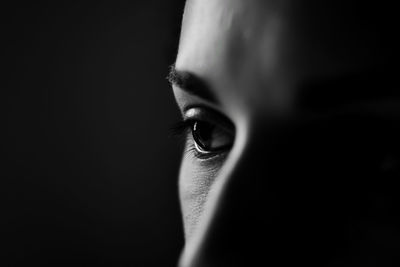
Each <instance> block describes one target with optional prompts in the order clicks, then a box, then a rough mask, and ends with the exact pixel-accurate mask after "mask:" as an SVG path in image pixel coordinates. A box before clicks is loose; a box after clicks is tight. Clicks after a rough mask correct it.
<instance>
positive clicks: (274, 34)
mask: <svg viewBox="0 0 400 267" xmlns="http://www.w3.org/2000/svg"><path fill="white" fill-rule="evenodd" d="M299 2H302V3H301V5H300V3H299ZM319 2H321V1H288V0H287V1H261V0H249V1H239V0H217V1H216V0H191V1H189V2H188V3H187V5H186V8H185V13H184V18H183V22H182V33H181V39H180V46H179V51H178V56H177V59H176V63H175V68H176V69H177V70H178V71H185V72H190V73H192V74H194V75H196V76H197V77H199V78H200V79H202V80H204V81H206V82H207V84H208V85H209V87H210V88H211V90H212V93H213V94H214V95H215V96H216V99H217V102H216V103H214V102H211V101H208V100H206V99H203V98H201V97H198V96H195V95H193V94H190V93H187V92H186V91H185V90H184V89H182V88H180V87H179V86H177V85H176V84H173V92H174V95H175V98H176V100H177V103H178V106H179V108H180V110H181V112H182V116H183V118H187V117H188V116H189V117H190V116H191V114H190V112H189V114H188V113H187V109H188V107H190V106H197V107H199V109H200V110H201V109H204V110H205V113H206V114H207V113H208V112H209V111H212V112H211V113H213V112H217V113H218V114H222V115H223V116H224V117H226V119H227V120H229V121H230V122H231V123H232V124H233V125H234V136H233V146H232V148H231V149H230V150H229V151H227V152H225V153H224V154H223V155H220V156H217V157H215V158H213V159H211V160H210V159H199V158H196V156H194V155H193V154H191V152H185V154H184V157H183V159H182V165H181V170H180V177H179V189H180V200H181V206H182V212H183V220H184V230H185V238H186V245H185V249H184V251H183V253H182V257H181V260H180V266H182V267H189V266H190V267H193V266H202V267H208V266H256V265H252V264H258V265H257V266H264V264H265V265H267V266H269V265H271V266H288V264H289V266H290V265H293V264H299V263H300V264H302V263H305V264H306V265H308V266H356V265H357V264H364V265H363V266H392V265H390V264H392V262H394V261H396V260H397V258H396V256H395V254H396V253H394V252H393V251H396V250H397V249H399V246H398V245H397V243H398V242H396V240H397V241H398V240H399V238H400V234H399V230H398V227H397V226H398V225H397V221H396V220H397V219H396V218H398V217H396V216H398V215H393V214H392V213H391V212H392V206H394V205H395V204H394V203H395V202H396V201H397V200H394V199H393V197H392V196H391V195H390V193H388V192H387V191H388V190H389V189H388V188H386V187H384V188H383V189H382V190H378V189H376V184H373V183H372V182H371V184H369V183H368V182H365V181H369V179H373V178H372V177H369V176H368V173H370V171H368V172H367V171H366V175H367V176H365V175H364V176H363V175H361V174H360V173H359V172H358V171H359V170H358V169H357V170H355V169H354V170H353V167H348V166H347V165H346V164H347V163H346V162H347V161H346V160H345V159H343V162H344V163H340V164H342V165H343V166H344V167H343V166H342V165H340V166H342V167H337V168H336V167H335V168H336V169H335V168H334V170H333V171H329V170H330V169H329V168H330V167H332V164H333V163H329V164H328V163H325V161H321V162H320V158H321V157H322V158H323V157H329V159H331V158H333V160H334V161H335V160H337V159H338V158H340V159H341V158H342V155H341V154H340V156H339V152H338V151H336V150H335V149H336V148H337V147H339V146H344V149H348V150H349V151H348V153H347V154H349V155H350V154H351V155H352V156H354V157H353V158H351V159H349V161H351V160H354V158H356V159H357V158H360V157H362V155H365V153H367V152H365V151H367V150H366V148H365V146H363V145H362V144H365V143H362V144H360V145H354V148H352V147H350V148H348V147H349V145H348V144H347V143H346V145H343V143H344V142H348V143H349V144H354V140H361V139H362V138H361V139H360V138H359V136H358V135H356V134H354V136H353V135H352V134H351V133H356V132H358V131H360V132H362V133H364V132H365V131H367V132H374V130H371V129H372V128H371V129H370V128H368V127H372V126H365V125H372V123H366V124H365V123H364V124H363V123H362V122H360V123H359V113H362V114H364V113H365V114H371V113H374V114H378V115H377V117H379V118H381V117H383V118H387V117H388V114H390V118H393V117H394V118H395V119H394V120H395V121H396V122H397V121H398V119H397V117H398V114H399V112H398V106H399V102H398V101H397V100H393V99H392V98H389V97H386V98H385V97H384V98H382V99H379V100H376V101H373V100H366V101H364V100H362V99H361V98H360V99H357V98H356V99H355V100H354V99H353V100H351V101H350V100H349V102H346V103H345V104H342V103H336V102H334V101H333V103H329V105H330V106H329V109H325V108H318V107H316V108H310V107H311V106H310V105H308V104H301V103H302V102H299V99H300V98H301V99H303V98H306V101H305V103H309V102H307V97H309V98H310V99H311V100H313V101H315V100H317V102H318V101H319V100H320V101H322V105H321V106H322V107H324V106H328V104H326V105H325V104H324V103H323V101H326V99H329V97H328V98H324V91H323V90H325V88H321V89H320V91H319V93H320V95H322V98H321V99H319V98H318V97H319V96H320V95H316V96H314V95H313V94H311V95H307V94H304V86H303V85H304V84H310V83H313V82H315V81H328V83H329V81H336V80H340V79H341V77H346V76H348V75H353V74H354V73H356V74H359V73H361V74H362V75H363V73H367V72H368V73H371V72H370V70H376V69H381V68H386V67H387V66H388V65H390V63H388V62H389V59H388V58H389V57H388V56H386V54H385V53H386V52H387V51H384V49H382V47H381V44H379V43H378V42H377V39H378V37H377V33H376V32H374V31H372V30H364V28H363V27H365V26H362V25H363V24H362V23H361V22H360V20H357V19H354V17H353V15H354V14H352V13H351V12H349V14H351V15H349V14H344V11H343V8H341V7H342V4H343V3H341V2H338V1H324V3H325V4H324V5H321V4H319ZM360 25H361V26H360ZM388 54H390V53H388ZM378 75H380V74H377V76H378ZM389 85H390V82H389ZM321 90H322V93H321ZM330 90H332V89H330ZM349 90H352V88H350V89H349ZM365 90H370V91H372V92H373V90H377V88H366V89H365ZM334 91H335V92H339V93H338V94H339V99H346V98H348V95H350V93H348V91H344V92H345V93H343V92H340V90H339V88H338V90H334ZM332 114H333V115H332ZM354 114H357V115H354ZM210 116H213V115H210ZM353 117H356V119H355V122H354V123H350V124H346V123H344V124H343V118H353ZM328 121H329V122H330V124H329V125H328V126H327V127H332V125H334V126H333V129H335V130H337V129H342V130H337V133H336V132H335V134H336V135H335V136H336V137H337V136H340V137H341V138H343V140H345V141H338V143H337V145H331V146H330V145H328V148H329V149H330V150H329V149H321V146H324V145H325V143H326V142H327V141H326V140H327V139H326V138H331V137H332V136H330V134H332V133H331V130H329V131H327V130H324V129H325V128H324V127H319V126H318V125H321V124H324V123H326V122H328ZM332 121H333V122H332ZM373 121H374V122H373V123H375V121H379V119H378V120H373ZM277 122H278V126H276V125H277V124H276V123H277ZM288 122H289V123H288ZM282 123H283V124H284V125H291V126H279V125H281V124H282ZM377 123H378V124H379V122H377ZM293 125H296V126H293ZM299 125H300V126H299ZM335 125H339V126H338V127H336V126H335ZM354 125H356V126H354ZM379 125H380V124H379ZM391 125H393V124H391ZM346 127H348V128H347V129H348V130H343V129H346ZM365 127H367V128H365ZM271 129H272V130H271ZM277 129H279V131H278V130H277ZM281 129H283V130H281ZM288 129H290V130H288ZM292 129H295V130H292ZM326 129H328V128H326ZM366 129H367V130H366ZM368 129H370V130H371V131H369V130H368ZM382 129H383V128H382ZM384 129H386V128H384ZM388 129H389V128H388ZM396 129H397V128H396ZM275 130H276V132H275ZM343 132H344V133H346V134H343ZM388 132H392V131H391V130H388ZM347 133H350V134H347ZM342 136H344V137H342ZM348 136H350V137H348ZM386 136H389V135H387V134H386ZM347 138H349V140H347ZM351 138H354V140H353V139H351ZM387 138H388V139H390V137H387ZM192 139H193V138H191V137H190V135H189V136H188V141H187V143H188V144H187V146H189V145H190V142H192V143H193V140H192ZM350 139H351V140H350ZM328 140H329V139H328ZM307 142H309V143H307ZM360 142H361V141H360ZM305 143H307V144H305ZM385 144H386V143H385ZM376 147H383V145H382V146H376ZM388 147H390V145H388ZM374 149H375V146H373V145H371V146H370V147H369V152H368V153H371V151H375V152H376V153H375V154H377V155H378V154H379V159H380V160H381V161H380V164H381V165H382V164H384V163H385V162H386V163H387V162H389V163H387V164H389V165H388V166H392V165H390V162H392V161H393V160H392V161H391V159H392V158H391V157H390V155H392V154H393V153H392V152H388V151H386V150H384V149H382V151H381V150H379V151H378V148H376V150H374ZM364 150H365V151H364ZM341 151H342V150H341ZM378 152H379V153H378ZM340 153H342V152H340ZM391 153H392V154H391ZM394 153H395V152H394ZM288 155H289V156H288ZM343 157H344V158H346V157H347V156H343ZM349 158H350V156H349ZM366 158H367V159H368V157H366ZM341 160H342V159H341ZM385 160H386V161H385ZM309 162H315V165H313V164H311V165H309ZM329 162H330V161H329ZM357 162H358V161H357V160H356V163H354V165H357V164H358V163H357ZM374 162H375V161H374ZM324 164H326V165H324ZM322 165H324V166H322ZM304 166H306V167H304ZM316 166H317V167H316ZM335 166H336V165H335ZM351 166H353V163H352V165H351ZM357 166H358V165H357ZM363 166H364V165H363ZM385 166H386V165H385ZM278 167H279V168H278ZM296 168H297V171H294V169H296ZM354 168H355V167H354ZM317 170H318V171H321V172H317ZM361 173H363V171H362V172H361ZM362 176H363V177H362ZM303 177H307V178H303ZM360 179H364V180H362V184H363V186H364V187H365V188H364V187H362V188H363V190H361V191H362V193H359V191H358V189H357V188H359V187H356V186H359V185H360ZM332 181H334V182H333V183H332ZM332 184H333V185H332ZM313 186H316V187H318V188H319V189H318V190H317V191H315V190H311V189H310V188H311V187H313ZM378 187H379V186H378ZM389 187H390V186H389ZM379 188H381V187H379ZM364 189H365V190H364ZM375 189H376V190H375ZM374 190H375V191H374ZM370 193H371V194H370ZM328 196H329V197H328ZM360 199H361V201H359V200H360ZM380 201H381V202H380ZM360 203H361V204H360ZM364 203H367V204H365V205H364ZM377 203H378V204H377ZM379 203H383V204H382V205H381V206H379V205H380V204H379ZM377 205H378V208H376V207H377ZM352 208H354V209H355V210H366V212H365V214H364V213H362V212H360V214H359V215H357V216H358V217H357V216H356V215H354V216H353V215H352V214H353V213H354V212H352ZM321 210H322V211H321ZM338 210H339V211H338ZM356 213H357V212H356ZM349 214H350V215H349ZM357 214H358V213H357ZM382 214H383V215H382ZM365 218H368V219H365ZM371 218H372V219H371ZM380 218H385V219H382V220H381V219H380ZM314 223H315V224H314ZM343 229H345V230H343ZM357 229H358V230H359V231H358V232H357ZM344 232H345V233H346V234H343V233H344ZM359 232H361V233H365V234H360V235H357V234H355V233H359ZM260 263H261V264H260Z"/></svg>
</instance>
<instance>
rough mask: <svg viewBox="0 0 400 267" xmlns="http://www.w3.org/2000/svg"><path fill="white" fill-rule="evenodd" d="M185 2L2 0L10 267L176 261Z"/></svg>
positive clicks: (5, 223)
mask: <svg viewBox="0 0 400 267" xmlns="http://www.w3.org/2000/svg"><path fill="white" fill-rule="evenodd" d="M181 8H182V3H177V2H174V1H152V0H146V1H96V2H88V1H76V2H74V1H64V2H61V1H42V2H38V1H31V2H30V3H29V4H26V3H22V2H17V1H14V2H13V3H12V4H8V5H4V4H3V6H2V8H1V10H2V11H1V13H3V14H2V21H3V22H2V28H3V29H2V32H1V36H2V43H3V45H5V48H4V47H3V49H2V51H3V53H4V54H3V56H2V65H3V68H4V70H3V75H2V76H3V79H2V81H3V82H2V84H1V88H2V90H1V91H2V95H3V97H2V100H3V101H5V103H3V105H2V106H3V108H4V110H3V111H2V117H3V116H4V117H3V119H2V133H3V134H2V135H3V137H2V153H3V156H4V159H3V160H2V168H1V186H0V188H1V194H2V196H3V197H5V199H4V200H3V201H2V209H1V236H2V237H1V239H0V240H1V243H2V245H3V247H5V248H3V249H2V250H1V254H2V256H1V257H0V265H1V266H30V265H32V264H39V265H40V266H86V265H94V266H175V264H176V261H177V257H178V255H179V251H180V249H181V248H182V243H183V241H182V240H183V238H182V229H181V227H182V226H181V220H180V211H179V204H178V196H177V179H176V176H177V173H178V167H179V158H180V155H179V149H177V142H176V141H175V140H173V139H171V138H170V137H169V134H168V128H169V126H170V124H171V123H173V122H174V121H175V120H177V119H178V111H177V109H176V107H175V103H174V100H173V96H172V94H171V91H170V88H169V85H168V83H167V81H166V80H165V76H166V74H167V71H168V64H170V63H172V61H171V60H172V59H173V56H174V55H173V54H174V51H175V45H176V41H177V38H178V36H177V23H178V21H179V19H180V15H181ZM3 101H2V102H3Z"/></svg>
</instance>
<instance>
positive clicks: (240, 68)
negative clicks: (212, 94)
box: [176, 0, 373, 110]
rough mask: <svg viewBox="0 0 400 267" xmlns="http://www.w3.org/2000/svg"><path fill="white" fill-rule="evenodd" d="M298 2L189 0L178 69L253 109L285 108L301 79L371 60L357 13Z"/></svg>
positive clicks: (348, 69)
mask: <svg viewBox="0 0 400 267" xmlns="http://www.w3.org/2000/svg"><path fill="white" fill-rule="evenodd" d="M297 2H300V1H297ZM301 2H302V3H304V5H303V6H298V5H297V6H296V5H295V3H296V1H288V0H287V1H262V0H247V1H240V0H190V1H188V3H187V5H186V8H185V14H184V19H183V24H182V33H181V40H180V47H179V52H178V57H177V62H176V67H177V69H181V70H185V71H190V72H194V73H195V74H196V75H198V76H199V77H201V78H204V79H206V80H207V81H208V82H209V83H210V84H211V85H212V87H213V88H214V90H215V91H216V94H217V95H218V96H219V97H221V98H222V99H225V100H228V101H227V102H230V103H231V104H232V105H235V106H238V105H240V106H242V107H244V108H248V107H251V108H252V109H253V110H255V109H257V107H260V108H264V107H268V106H271V105H279V106H280V107H290V105H291V102H292V100H293V99H292V98H293V96H294V90H296V88H295V87H296V86H295V84H296V83H298V82H301V81H302V80H306V79H312V78H313V77H324V76H327V77H330V76H334V75H338V74H340V73H346V72H352V71H354V70H357V69H360V68H365V67H366V65H368V64H371V63H370V62H372V61H373V60H371V55H370V52H371V51H370V47H371V49H372V44H373V42H372V41H371V40H372V36H371V35H368V33H367V32H363V31H360V28H359V27H357V26H356V24H357V23H355V22H356V20H347V23H343V22H342V21H343V20H346V19H345V18H344V17H343V16H344V15H343V14H344V13H345V12H342V13H343V14H342V13H339V12H338V11H340V8H337V6H336V8H333V9H329V7H332V6H329V5H321V6H318V5H315V3H313V2H314V1H301ZM328 2H329V1H328ZM328 2H326V3H328ZM307 3H308V4H307ZM316 3H318V1H317V2H316ZM327 7H328V8H327ZM332 10H333V11H332ZM335 10H336V11H335ZM353 22H354V23H353ZM352 25H353V26H354V27H352ZM360 48H362V49H360Z"/></svg>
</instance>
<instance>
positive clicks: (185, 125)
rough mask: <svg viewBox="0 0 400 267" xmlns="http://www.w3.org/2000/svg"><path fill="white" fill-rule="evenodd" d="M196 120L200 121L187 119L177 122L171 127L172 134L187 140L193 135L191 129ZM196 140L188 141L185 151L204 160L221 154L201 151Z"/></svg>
mask: <svg viewBox="0 0 400 267" xmlns="http://www.w3.org/2000/svg"><path fill="white" fill-rule="evenodd" d="M196 122H199V120H196V119H186V120H183V121H179V122H177V123H175V124H174V125H173V126H172V127H171V132H172V135H173V136H176V137H184V138H185V140H186V141H187V140H188V138H189V137H191V136H192V133H191V130H192V127H193V125H194V124H195V123H196ZM191 139H193V137H191ZM195 142H196V141H195V140H191V142H188V144H187V147H186V150H185V153H188V154H193V155H194V156H195V157H196V158H198V159H203V160H206V159H211V158H213V157H215V156H218V155H220V154H219V153H213V152H207V153H202V152H200V151H199V150H198V149H197V148H196V145H195Z"/></svg>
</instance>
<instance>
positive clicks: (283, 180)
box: [181, 119, 381, 267]
mask: <svg viewBox="0 0 400 267" xmlns="http://www.w3.org/2000/svg"><path fill="white" fill-rule="evenodd" d="M338 121H339V122H338ZM346 121H347V122H343V120H341V119H339V120H332V121H327V120H324V121H323V123H321V122H317V123H316V122H312V123H304V122H301V123H300V121H296V122H294V123H291V124H290V126H288V125H279V126H275V127H266V128H267V129H265V128H264V129H260V128H258V129H255V130H254V131H253V132H252V133H250V134H249V135H248V136H247V137H246V145H245V147H244V148H243V151H241V155H240V157H238V158H237V160H236V162H235V163H234V164H232V165H231V166H230V169H229V170H228V171H226V172H221V175H224V176H225V177H219V179H221V180H225V183H224V184H223V186H221V187H220V188H219V189H218V190H217V192H216V194H217V195H218V196H217V197H215V198H214V199H213V201H214V203H212V204H211V206H213V207H214V208H213V211H212V212H211V214H209V217H208V222H207V223H206V224H205V226H204V227H203V228H201V229H200V231H201V232H200V233H198V235H197V237H198V238H197V239H196V240H195V242H194V244H192V249H191V251H190V252H187V253H186V254H185V253H184V254H183V256H182V259H181V266H182V267H214V266H218V267H221V266H232V267H234V266H294V264H296V265H298V264H299V262H303V263H306V264H307V265H308V266H324V264H327V263H329V262H332V261H334V260H335V258H336V257H339V258H340V257H346V250H347V247H346V246H347V244H348V243H349V242H348V240H349V239H350V238H351V237H352V235H354V233H355V231H354V229H356V228H357V226H355V225H354V224H355V223H354V222H357V218H361V217H362V216H364V214H363V212H364V211H365V210H366V209H365V205H368V203H369V202H368V201H369V199H370V196H369V195H368V194H370V193H371V192H372V193H374V192H376V191H377V190H378V191H379V186H378V187H377V186H376V183H374V181H373V178H374V177H375V176H376V173H375V172H374V171H375V169H373V168H370V169H368V170H367V169H366V167H365V166H372V165H374V162H373V161H374V160H375V159H373V158H371V157H370V155H371V154H373V155H379V153H378V151H377V150H378V148H374V146H373V145H371V144H370V141H371V140H370V136H365V134H364V137H363V136H362V135H360V132H362V133H364V132H365V131H366V129H365V127H362V126H360V125H359V124H357V123H354V121H352V120H348V119H347V120H346ZM343 124H345V125H343ZM271 128H273V129H274V131H271V130H269V129H271ZM366 144H368V145H366ZM379 147H381V146H379ZM367 150H368V153H367ZM375 165H376V164H375ZM375 165H374V166H375ZM353 219H354V220H353ZM354 227H355V228H354ZM189 246H190V245H189ZM338 255H339V256H338Z"/></svg>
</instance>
